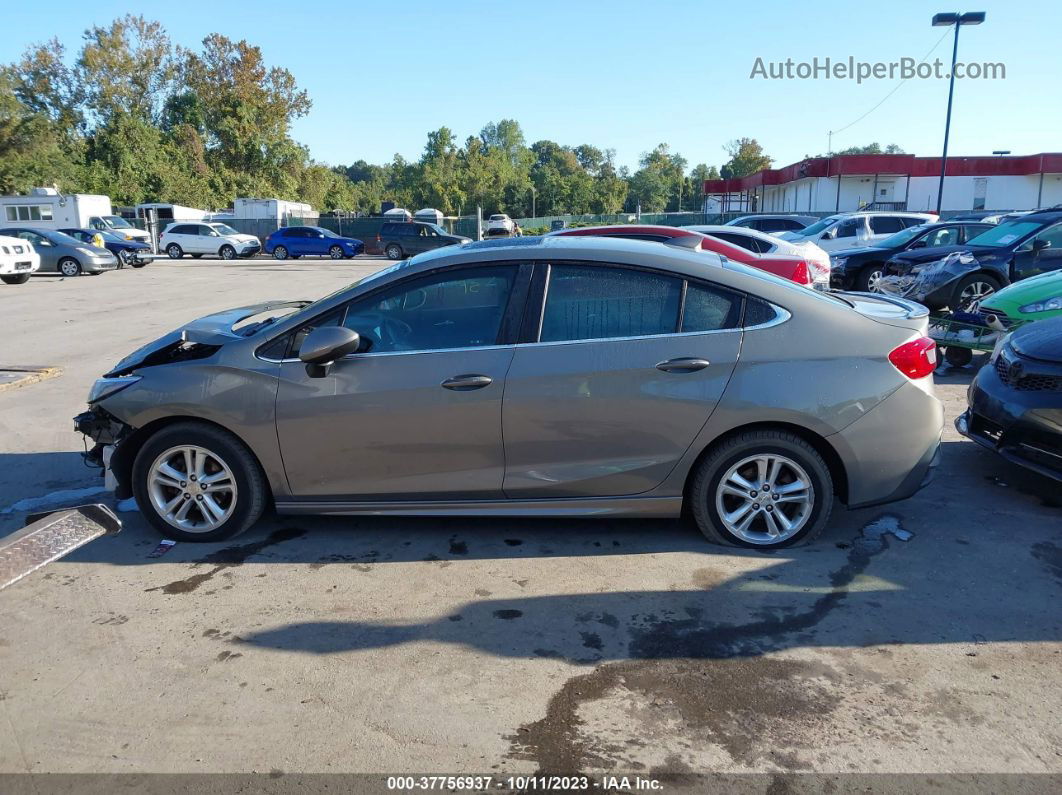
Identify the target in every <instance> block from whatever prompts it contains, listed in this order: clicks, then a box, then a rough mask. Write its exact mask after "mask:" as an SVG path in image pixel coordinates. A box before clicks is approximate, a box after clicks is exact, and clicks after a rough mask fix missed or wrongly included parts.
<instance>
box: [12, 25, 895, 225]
mask: <svg viewBox="0 0 1062 795" xmlns="http://www.w3.org/2000/svg"><path fill="white" fill-rule="evenodd" d="M311 106H312V102H311V99H310V97H309V95H308V94H307V92H306V91H305V90H304V89H301V88H299V86H298V85H297V83H296V81H295V77H294V76H293V75H292V74H291V72H289V71H288V70H287V69H284V68H281V67H278V66H271V65H269V64H267V63H266V62H265V60H264V58H263V55H262V51H261V49H260V48H258V47H256V46H254V45H252V44H249V43H248V42H247V41H243V40H241V41H233V40H231V39H229V38H227V37H225V36H222V35H220V34H217V33H214V34H211V35H209V36H207V37H206V38H204V39H203V41H202V43H201V46H200V47H199V49H197V50H189V49H186V48H184V47H181V46H180V45H177V44H175V43H173V42H172V41H171V40H170V38H169V36H168V34H167V33H166V30H165V29H164V28H163V26H162V25H161V24H160V23H158V22H154V21H151V20H148V19H145V18H144V17H142V16H134V15H127V16H124V17H122V18H119V19H116V20H114V21H113V22H111V24H110V25H108V26H104V27H100V26H94V27H91V28H89V29H88V30H86V31H85V33H84V35H83V40H82V42H81V44H80V48H79V49H78V51H77V52H76V53H70V52H68V51H67V48H66V47H65V45H64V44H63V43H62V42H60V41H58V40H57V39H52V40H51V41H48V42H46V43H43V44H37V45H34V46H31V47H29V48H28V49H27V50H26V52H25V53H24V54H23V55H22V57H21V58H20V59H19V60H17V61H15V62H14V63H11V64H7V65H3V66H0V192H2V193H5V194H7V193H25V192H27V191H28V190H29V189H30V188H32V187H35V186H39V185H48V186H50V185H57V186H59V188H60V190H61V191H63V192H64V193H102V194H106V195H109V196H110V197H111V199H112V201H114V202H115V204H117V205H133V204H137V203H140V202H149V201H164V202H171V203H174V204H182V205H188V206H193V207H200V208H204V209H220V208H224V207H226V206H229V205H230V204H231V202H232V200H233V198H235V197H236V196H276V197H279V198H285V199H297V200H299V201H304V202H308V203H309V204H311V205H313V206H314V207H315V208H318V209H320V210H322V211H328V210H343V211H348V212H361V213H370V212H378V211H379V209H380V203H381V202H382V201H385V200H390V201H394V202H396V203H397V204H398V205H399V206H404V207H409V208H411V209H416V208H420V207H435V208H437V209H439V210H442V211H443V212H444V213H446V214H447V215H457V214H469V213H471V212H473V211H474V208H475V207H476V206H477V205H478V206H480V207H482V208H483V210H484V211H485V212H488V213H490V212H507V213H509V214H510V215H513V216H515V217H525V216H530V215H532V211H534V213H535V214H537V215H539V216H545V215H561V214H569V213H571V214H580V213H618V212H623V211H627V212H633V211H634V210H635V209H636V207H638V206H640V207H641V209H642V210H643V211H645V212H661V211H674V210H696V209H699V208H700V206H701V200H702V185H703V182H704V180H706V179H717V178H719V177H720V176H723V177H740V176H744V175H746V174H751V173H753V172H755V171H758V170H760V169H762V168H768V167H770V165H771V163H772V160H771V158H770V157H768V156H767V155H766V154H765V153H764V151H763V149H762V147H761V146H760V145H759V143H758V142H757V141H756V140H755V139H753V138H739V139H736V140H734V141H732V142H731V143H730V144H729V145H728V146H727V147H726V152H727V154H728V155H729V160H727V161H726V162H725V163H724V164H723V165H722V166H721V167H720V168H716V167H715V166H708V165H706V164H704V163H700V164H698V165H696V166H694V167H692V168H688V163H687V161H686V159H685V158H683V157H682V156H681V155H680V154H678V153H677V152H672V151H671V150H670V147H669V146H668V145H667V144H665V143H661V144H659V145H658V146H656V147H655V148H654V149H653V150H652V151H649V152H646V153H644V154H643V155H642V157H641V159H640V160H639V163H638V168H637V169H636V170H634V171H631V170H630V169H628V168H626V167H625V166H617V164H616V154H615V151H614V150H612V149H607V148H598V147H596V146H592V145H590V144H581V145H578V146H569V145H563V144H559V143H556V142H554V141H550V140H541V141H535V142H533V143H531V144H530V145H529V144H528V143H527V142H526V140H525V138H524V133H523V131H522V129H521V128H520V124H519V123H518V122H517V121H515V120H513V119H502V120H500V121H498V122H491V123H488V124H486V125H485V126H484V127H483V129H482V130H481V131H480V132H479V134H478V135H473V136H469V137H468V138H466V139H465V140H464V141H463V142H460V141H459V140H458V139H457V138H456V136H455V134H454V132H453V131H452V130H450V129H449V128H447V127H440V128H439V129H438V130H435V131H433V132H429V133H428V136H427V142H426V144H425V146H424V151H423V153H422V154H421V156H420V158H419V159H418V160H416V161H412V162H411V161H407V160H406V159H405V158H403V157H402V156H401V155H398V154H396V155H395V156H394V158H393V159H392V160H391V162H389V163H384V164H371V163H368V162H366V161H365V160H362V159H358V160H354V162H353V163H351V165H348V166H341V165H335V166H332V165H326V164H324V163H320V162H317V161H315V160H314V159H313V158H312V156H311V154H310V152H309V151H308V150H307V148H306V147H304V146H302V145H300V144H299V143H297V142H296V141H295V140H293V139H292V137H291V125H292V122H293V121H294V120H295V119H297V118H299V117H301V116H305V115H306V114H307V113H309V111H310V109H311ZM873 146H875V147H876V146H877V144H874V145H873Z"/></svg>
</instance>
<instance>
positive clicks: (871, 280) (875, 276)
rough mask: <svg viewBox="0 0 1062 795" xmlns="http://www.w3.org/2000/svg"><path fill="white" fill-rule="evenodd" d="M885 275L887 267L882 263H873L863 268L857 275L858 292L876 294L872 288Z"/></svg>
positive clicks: (856, 287)
mask: <svg viewBox="0 0 1062 795" xmlns="http://www.w3.org/2000/svg"><path fill="white" fill-rule="evenodd" d="M884 275H885V266H884V265H882V264H881V263H880V262H874V263H871V264H870V265H867V266H865V267H863V268H862V269H861V270H860V271H859V273H857V274H856V278H855V285H854V287H855V290H856V292H857V293H870V292H874V290H873V288H872V287H871V285H872V284H875V283H876V282H877V281H878V280H880V279H881V277H882V276H884Z"/></svg>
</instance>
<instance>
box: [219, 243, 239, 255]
mask: <svg viewBox="0 0 1062 795" xmlns="http://www.w3.org/2000/svg"><path fill="white" fill-rule="evenodd" d="M218 256H219V257H221V258H222V259H236V249H234V248H233V247H232V246H230V245H229V244H228V243H226V244H225V245H224V246H222V247H221V248H219V249H218Z"/></svg>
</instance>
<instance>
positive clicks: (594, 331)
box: [539, 265, 682, 342]
mask: <svg viewBox="0 0 1062 795" xmlns="http://www.w3.org/2000/svg"><path fill="white" fill-rule="evenodd" d="M681 300H682V280H681V279H677V278H674V277H671V276H664V275H662V274H655V273H649V272H646V271H638V270H633V269H629V268H619V267H616V268H613V267H601V266H585V265H555V266H553V267H551V268H550V277H549V285H548V287H547V290H546V305H545V307H544V309H543V313H542V330H541V333H540V335H539V341H540V342H565V341H574V340H594V339H615V338H619V337H644V336H650V335H656V334H673V333H674V332H675V331H676V329H677V326H678V314H679V304H680V303H681Z"/></svg>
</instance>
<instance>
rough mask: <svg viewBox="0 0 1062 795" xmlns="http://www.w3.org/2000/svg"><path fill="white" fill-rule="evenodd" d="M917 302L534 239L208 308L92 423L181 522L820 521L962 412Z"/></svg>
mask: <svg viewBox="0 0 1062 795" xmlns="http://www.w3.org/2000/svg"><path fill="white" fill-rule="evenodd" d="M926 330H927V313H926V311H925V310H924V309H923V308H922V307H920V306H918V305H917V304H913V303H909V302H906V301H903V300H899V299H892V298H885V297H871V296H868V295H856V294H852V295H844V294H839V295H834V294H819V293H816V292H813V291H810V290H806V289H801V288H799V287H797V286H795V285H793V284H791V283H789V282H786V281H783V280H781V279H777V278H775V277H773V276H770V275H769V274H765V273H763V272H761V271H758V270H752V269H749V268H746V267H745V266H742V265H737V264H734V263H729V262H725V261H723V260H719V259H716V260H709V259H708V258H707V257H706V255H705V254H704V253H702V252H690V251H687V250H685V249H683V248H681V247H676V246H671V245H667V244H663V243H651V242H643V241H635V240H617V239H605V238H589V237H588V238H564V237H556V238H524V239H514V240H500V241H489V242H483V243H472V244H468V245H463V246H455V247H450V248H447V249H441V250H439V251H435V252H430V253H427V254H423V255H420V256H418V257H414V258H413V259H410V260H407V261H404V262H401V263H398V264H396V265H395V266H393V267H391V268H388V269H386V270H384V271H381V272H379V273H376V274H374V275H373V276H370V277H368V278H365V279H363V280H361V281H360V282H357V283H356V284H353V285H352V286H350V287H349V288H347V289H345V290H342V291H340V292H339V293H336V294H334V295H331V296H329V297H327V298H323V299H321V300H320V301H316V302H313V303H309V302H283V301H281V302H276V303H272V304H263V305H257V306H252V307H244V308H241V309H235V310H232V311H229V312H222V313H219V314H217V315H213V316H209V317H206V318H202V319H200V320H197V321H194V322H192V323H190V324H189V325H187V326H186V327H184V328H183V329H178V330H176V331H174V332H173V333H171V334H169V335H167V336H165V337H163V338H161V339H159V340H157V341H155V342H153V343H151V344H149V345H146V346H145V347H143V348H142V349H140V350H138V351H136V352H134V353H133V354H131V355H130V356H128V357H127V358H126V359H124V360H123V361H121V362H119V363H118V364H117V365H116V366H115V367H114V368H113V369H112V370H111V371H110V372H108V373H107V374H106V375H104V376H103V377H102V378H101V379H99V380H98V381H97V382H96V384H95V385H94V386H93V388H92V391H91V394H90V396H89V404H90V405H89V410H88V411H86V412H85V413H83V414H82V415H80V416H79V417H78V418H77V424H78V427H79V428H80V429H81V430H82V431H83V432H84V433H85V434H86V435H88V436H90V437H91V438H92V439H93V440H94V441H95V442H96V446H95V448H94V451H93V456H94V457H95V458H96V459H97V460H99V461H101V462H102V461H106V462H107V463H108V466H109V467H110V470H111V472H112V474H113V475H114V477H115V480H116V482H117V484H118V492H119V495H118V496H120V497H126V496H129V495H130V494H131V495H134V496H135V497H136V499H137V502H138V504H139V506H140V508H141V510H142V511H143V513H144V514H145V516H146V517H147V518H148V520H149V521H150V522H151V523H152V524H154V525H155V526H156V527H157V528H158V529H159V530H160V531H161V532H162V533H164V534H166V535H168V536H171V537H173V538H178V539H183V540H193V541H194V540H203V541H215V540H219V539H223V538H228V537H231V536H233V535H235V534H236V533H239V532H241V531H243V530H245V529H246V528H248V527H249V526H251V525H252V524H253V523H254V522H255V521H256V520H257V519H258V517H259V516H260V515H261V513H262V512H263V510H264V509H265V508H266V506H267V505H269V504H272V505H274V506H275V507H276V510H277V511H278V512H280V513H287V514H341V515H349V514H366V515H385V514H390V515H435V516H444V515H447V516H454V515H521V516H559V515H565V516H586V517H601V516H653V517H670V516H675V517H677V516H679V515H680V514H681V513H682V512H683V509H684V508H688V509H689V513H690V514H692V516H693V518H694V519H695V521H696V523H697V525H698V527H699V528H700V529H701V531H702V532H703V533H704V534H705V535H706V536H707V537H708V538H709V539H710V540H712V541H716V542H721V543H726V544H732V545H738V546H745V547H754V548H761V549H762V548H771V547H780V546H787V545H791V544H796V543H800V542H805V541H807V540H809V539H811V538H813V537H814V536H815V535H816V534H817V533H819V532H820V531H821V530H822V529H823V528H824V527H825V526H826V524H827V522H828V520H829V516H830V513H831V511H832V509H833V507H834V503H835V501H840V502H841V503H844V504H846V505H848V506H850V507H857V506H866V505H872V504H876V503H883V502H888V501H892V500H899V499H903V498H905V497H908V496H910V495H911V494H913V493H914V492H915V491H917V490H918V489H919V488H920V487H921V486H922V485H923V484H924V483H925V482H927V480H928V478H929V475H930V473H931V471H932V468H933V466H934V465H935V463H936V459H937V450H938V446H939V442H940V434H941V427H942V424H943V411H942V407H941V404H940V402H939V401H938V400H937V399H936V398H935V397H934V395H933V385H932V371H933V365H934V363H935V358H934V353H935V351H934V347H933V343H932V341H931V340H929V339H927V338H926V336H925V335H926Z"/></svg>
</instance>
